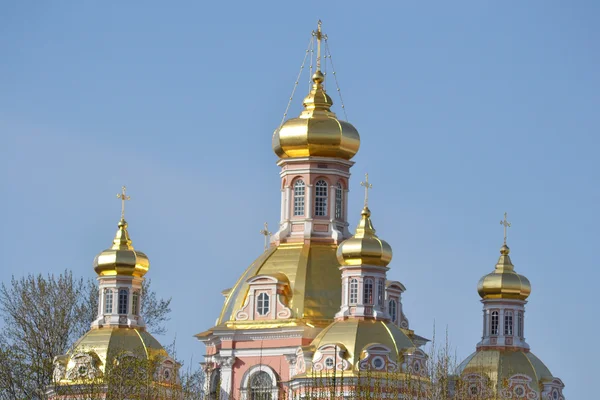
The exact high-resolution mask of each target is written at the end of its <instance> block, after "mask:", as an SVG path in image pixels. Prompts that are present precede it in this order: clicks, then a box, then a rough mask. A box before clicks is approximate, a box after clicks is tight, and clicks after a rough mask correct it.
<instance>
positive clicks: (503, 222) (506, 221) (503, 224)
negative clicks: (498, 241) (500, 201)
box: [500, 213, 510, 246]
mask: <svg viewBox="0 0 600 400" xmlns="http://www.w3.org/2000/svg"><path fill="white" fill-rule="evenodd" d="M507 217H508V213H504V220H502V221H500V225H502V226H504V245H505V246H506V237H507V234H508V231H507V228H510V222H508V220H507V219H506V218H507Z"/></svg>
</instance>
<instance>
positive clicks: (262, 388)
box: [250, 371, 273, 400]
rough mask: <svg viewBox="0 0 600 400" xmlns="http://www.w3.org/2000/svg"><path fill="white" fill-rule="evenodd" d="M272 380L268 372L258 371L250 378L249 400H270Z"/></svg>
mask: <svg viewBox="0 0 600 400" xmlns="http://www.w3.org/2000/svg"><path fill="white" fill-rule="evenodd" d="M272 391H273V381H272V380H271V377H270V376H269V374H268V373H266V372H265V371H259V372H257V373H255V374H254V375H252V378H250V400H271V393H272Z"/></svg>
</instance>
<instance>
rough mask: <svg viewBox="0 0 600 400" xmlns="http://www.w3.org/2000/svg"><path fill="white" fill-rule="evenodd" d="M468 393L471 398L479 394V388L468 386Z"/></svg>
mask: <svg viewBox="0 0 600 400" xmlns="http://www.w3.org/2000/svg"><path fill="white" fill-rule="evenodd" d="M469 393H471V395H472V396H475V395H477V394H479V388H478V387H477V385H471V386H469Z"/></svg>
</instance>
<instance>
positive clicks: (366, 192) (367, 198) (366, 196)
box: [360, 173, 373, 208]
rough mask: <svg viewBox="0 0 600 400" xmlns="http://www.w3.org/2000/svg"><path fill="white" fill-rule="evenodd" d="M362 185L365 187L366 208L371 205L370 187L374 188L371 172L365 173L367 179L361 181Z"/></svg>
mask: <svg viewBox="0 0 600 400" xmlns="http://www.w3.org/2000/svg"><path fill="white" fill-rule="evenodd" d="M360 186H364V188H365V208H367V207H368V206H369V189H373V185H372V184H370V183H369V174H368V173H366V174H365V181H364V182H361V183H360Z"/></svg>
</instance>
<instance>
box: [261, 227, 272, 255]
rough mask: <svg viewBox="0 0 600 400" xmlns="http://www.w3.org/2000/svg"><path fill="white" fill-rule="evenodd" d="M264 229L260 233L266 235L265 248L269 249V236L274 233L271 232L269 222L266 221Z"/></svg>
mask: <svg viewBox="0 0 600 400" xmlns="http://www.w3.org/2000/svg"><path fill="white" fill-rule="evenodd" d="M264 226H265V227H264V229H263V230H261V231H260V232H258V233H260V234H261V235H263V236H264V237H265V250H267V249H268V248H269V238H270V237H271V235H272V233H271V232H269V224H268V223H266V222H265V225H264Z"/></svg>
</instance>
